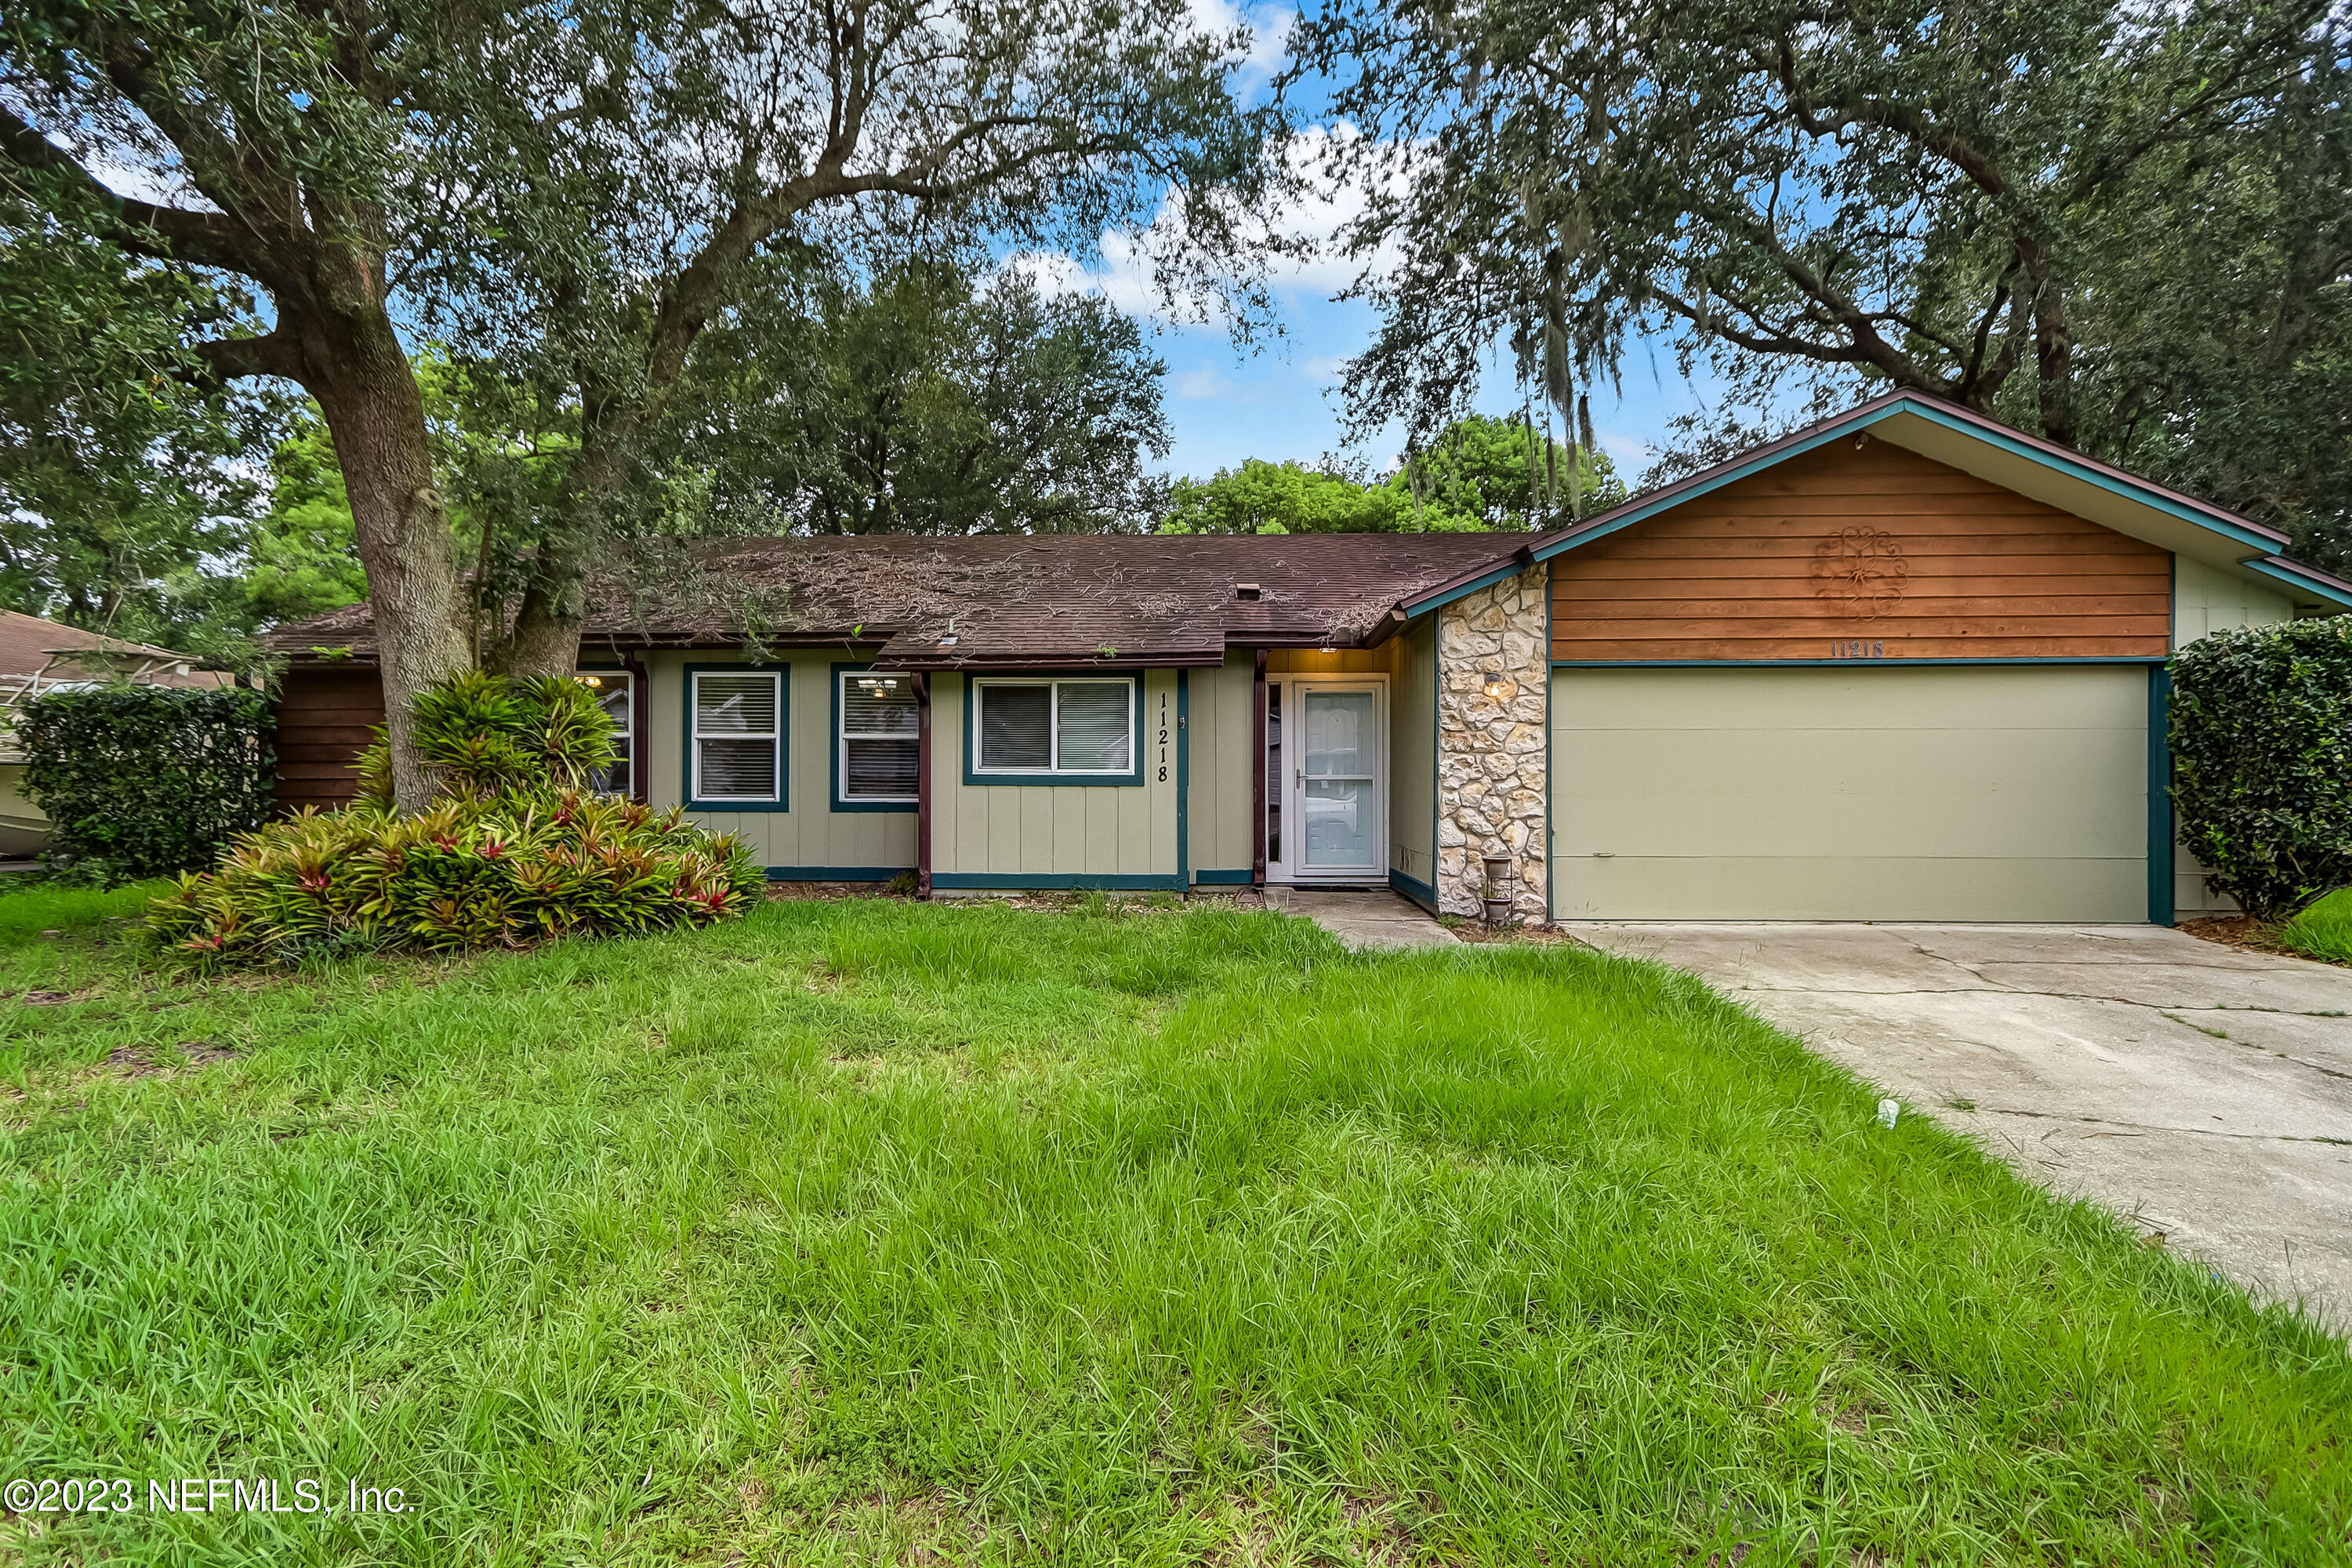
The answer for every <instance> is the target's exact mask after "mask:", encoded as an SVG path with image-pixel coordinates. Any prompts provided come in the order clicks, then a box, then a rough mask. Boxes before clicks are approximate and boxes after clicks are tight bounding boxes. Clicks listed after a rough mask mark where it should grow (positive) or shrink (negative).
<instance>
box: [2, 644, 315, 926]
mask: <svg viewBox="0 0 2352 1568" xmlns="http://www.w3.org/2000/svg"><path fill="white" fill-rule="evenodd" d="M16 739H17V743H18V744H19V745H21V746H22V747H23V748H24V752H25V762H26V766H25V793H26V795H30V796H31V797H32V799H33V802H34V804H36V805H38V806H39V807H40V808H41V809H42V811H44V812H46V813H47V815H48V818H49V824H50V831H49V843H48V847H47V850H46V851H45V855H46V858H47V861H48V864H49V868H50V870H51V871H52V872H53V873H54V874H56V875H58V876H59V877H61V878H63V879H67V880H70V881H77V882H87V883H93V884H96V885H100V886H106V885H110V884H112V883H116V882H128V881H136V880H138V879H141V878H143V877H168V876H173V875H175V874H177V873H179V872H182V871H186V870H190V869H193V868H195V867H199V866H206V865H210V864H211V863H212V861H213V860H214V858H215V857H217V856H218V855H219V854H220V852H221V850H222V849H223V848H224V847H226V845H227V844H228V842H229V840H230V839H231V838H233V837H236V835H237V834H239V833H244V832H247V831H250V830H251V829H253V828H255V827H257V826H260V824H261V823H262V822H263V821H264V820H265V819H266V818H267V817H268V815H269V807H270V779H271V774H272V771H273V769H274V768H275V766H276V757H275V754H274V753H273V752H271V750H270V746H269V703H268V699H267V698H266V697H264V696H263V695H262V694H261V693H260V692H258V691H254V690H250V689H247V688H245V687H241V686H228V687H173V686H133V685H131V684H129V683H127V682H116V683H111V684H109V685H105V686H100V687H92V688H89V689H83V690H78V691H52V692H49V693H48V694H47V695H46V696H42V697H37V698H35V699H34V700H32V701H30V702H28V703H26V705H25V707H24V709H23V710H22V711H21V712H20V713H19V714H18V715H17V717H16Z"/></svg>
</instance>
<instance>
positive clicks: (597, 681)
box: [572, 675, 604, 686]
mask: <svg viewBox="0 0 2352 1568" xmlns="http://www.w3.org/2000/svg"><path fill="white" fill-rule="evenodd" d="M572 679H574V680H576V681H578V682H579V683H580V684H581V685H583V686H602V685H604V677H603V676H601V675H575V676H573V677H572Z"/></svg>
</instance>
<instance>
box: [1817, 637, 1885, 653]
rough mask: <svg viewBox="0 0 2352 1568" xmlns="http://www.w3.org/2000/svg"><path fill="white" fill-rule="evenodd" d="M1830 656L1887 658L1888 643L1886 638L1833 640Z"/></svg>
mask: <svg viewBox="0 0 2352 1568" xmlns="http://www.w3.org/2000/svg"><path fill="white" fill-rule="evenodd" d="M1830 657H1831V658H1885V657H1886V644H1885V640H1884V639H1875V640H1871V641H1864V642H1833V643H1832V644H1830Z"/></svg>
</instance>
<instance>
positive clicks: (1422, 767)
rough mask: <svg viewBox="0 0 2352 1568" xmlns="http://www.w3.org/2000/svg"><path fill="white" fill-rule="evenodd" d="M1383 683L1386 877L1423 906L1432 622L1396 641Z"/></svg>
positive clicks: (1433, 738) (1429, 819) (1432, 712)
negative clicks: (1392, 670)
mask: <svg viewBox="0 0 2352 1568" xmlns="http://www.w3.org/2000/svg"><path fill="white" fill-rule="evenodd" d="M1396 640H1397V649H1396V661H1397V662H1396V675H1395V679H1392V680H1391V682H1390V683H1389V713H1390V721H1389V734H1390V745H1391V755H1390V765H1389V779H1390V786H1389V871H1390V873H1391V880H1392V882H1393V883H1395V884H1396V885H1398V886H1399V887H1401V888H1402V890H1403V891H1404V892H1405V893H1406V894H1407V895H1408V896H1409V897H1412V898H1414V899H1417V900H1421V901H1422V902H1423V903H1429V902H1433V900H1435V899H1436V897H1437V892H1436V884H1437V617H1436V616H1423V617H1422V618H1421V620H1420V622H1419V623H1418V624H1417V625H1415V626H1412V628H1411V629H1409V630H1407V631H1405V632H1403V633H1402V634H1401V635H1400V636H1399V637H1397V639H1396Z"/></svg>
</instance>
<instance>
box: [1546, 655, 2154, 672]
mask: <svg viewBox="0 0 2352 1568" xmlns="http://www.w3.org/2000/svg"><path fill="white" fill-rule="evenodd" d="M2165 658H2166V656H2165V655H2163V654H2154V653H2150V654H2136V653H2135V654H2089V655H2085V656H2084V657H2082V658H1556V659H1553V660H1552V661H1551V667H1552V668H1554V669H1931V668H1942V669H1948V668H1952V667H1954V666H1956V665H1986V666H1995V665H2044V664H2113V665H2135V664H2137V665H2150V666H2158V665H2162V664H2163V663H2164V661H2165Z"/></svg>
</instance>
